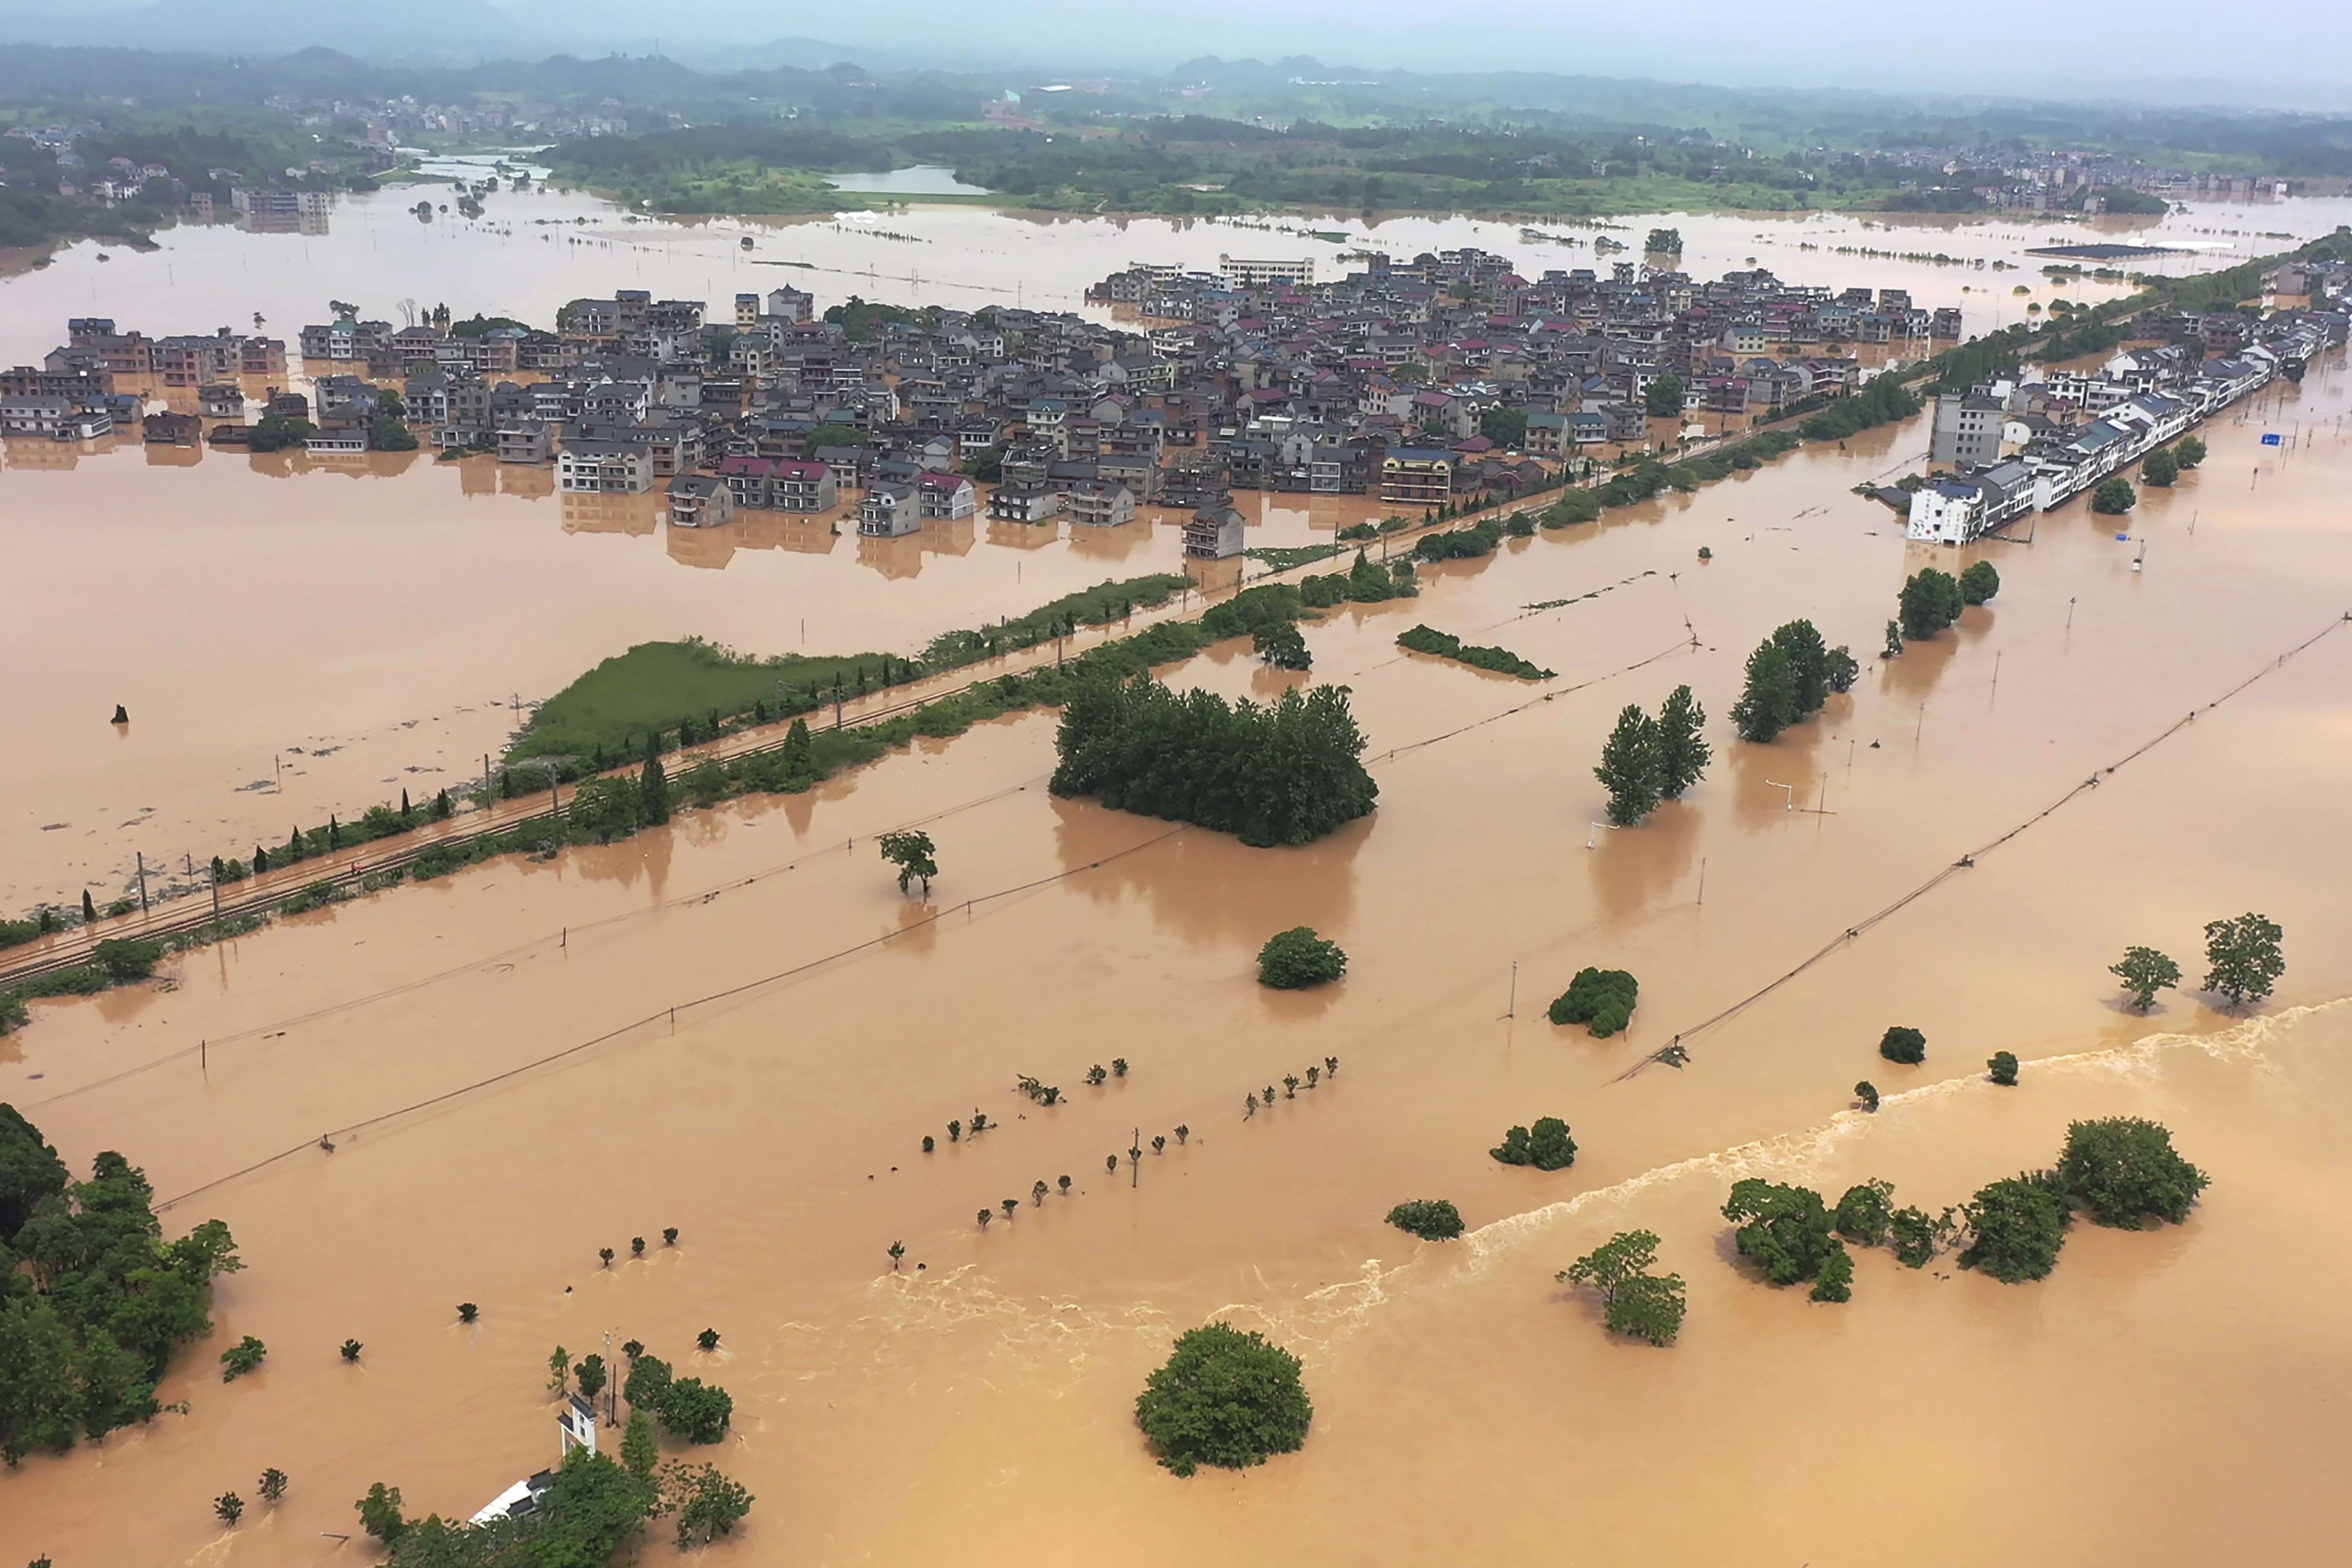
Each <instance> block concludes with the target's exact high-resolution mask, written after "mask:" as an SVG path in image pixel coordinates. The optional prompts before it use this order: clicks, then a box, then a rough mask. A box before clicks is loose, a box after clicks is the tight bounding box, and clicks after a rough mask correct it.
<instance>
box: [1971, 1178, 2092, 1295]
mask: <svg viewBox="0 0 2352 1568" xmlns="http://www.w3.org/2000/svg"><path fill="white" fill-rule="evenodd" d="M1961 1215H1962V1218H1963V1221H1964V1223H1965V1225H1966V1226H1967V1228H1968V1232H1969V1245H1968V1247H1966V1248H1965V1249H1964V1250H1962V1252H1961V1253H1960V1267H1961V1268H1981V1269H1983V1270H1984V1271H1985V1272H1986V1273H1987V1274H1990V1275H1991V1276H1992V1277H1993V1278H1994V1279H1998V1280H2000V1281H2001V1282H2002V1283H2003V1284H2006V1285H2021V1284H2023V1283H2024V1282H2025V1281H2027V1280H2029V1279H2046V1278H2047V1277H2048V1276H2049V1273H2050V1270H2051V1269H2053V1268H2056V1267H2057V1265H2058V1251H2059V1249H2060V1248H2061V1247H2064V1246H2065V1245H2066V1203H2065V1200H2064V1199H2063V1198H2062V1197H2061V1196H2060V1195H2059V1194H2058V1193H2057V1192H2056V1191H2055V1189H2054V1187H2053V1184H2052V1182H2051V1179H2050V1178H2049V1176H2048V1175H2047V1174H2029V1175H2022V1176H2010V1177H2006V1178H2004V1179H2003V1180H2000V1181H1998V1182H1995V1183H1993V1184H1991V1185H1990V1186H1988V1187H1985V1188H1984V1189H1983V1190H1981V1191H1979V1193H1978V1194H1977V1195H1976V1196H1975V1197H1973V1198H1971V1199H1969V1203H1968V1205H1967V1206H1966V1207H1965V1208H1964V1209H1962V1211H1961Z"/></svg>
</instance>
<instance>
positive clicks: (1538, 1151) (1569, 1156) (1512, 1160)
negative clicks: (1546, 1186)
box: [1487, 1116, 1576, 1171]
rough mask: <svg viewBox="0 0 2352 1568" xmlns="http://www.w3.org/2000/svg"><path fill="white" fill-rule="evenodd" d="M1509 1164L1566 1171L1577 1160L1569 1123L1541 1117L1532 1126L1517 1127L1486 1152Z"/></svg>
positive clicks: (1557, 1118) (1556, 1118)
mask: <svg viewBox="0 0 2352 1568" xmlns="http://www.w3.org/2000/svg"><path fill="white" fill-rule="evenodd" d="M1487 1152H1488V1153H1490V1154H1492V1155H1493V1156H1494V1157H1495V1158H1496V1160H1499V1161H1501V1162H1502V1163H1504V1164H1506V1165H1533V1166H1534V1167H1535V1168H1536V1169H1537V1170H1538V1171H1564V1170H1566V1169H1568V1167H1569V1166H1570V1165H1573V1164H1575V1163H1576V1140H1575V1139H1574V1138H1571V1137H1570V1136H1569V1130H1568V1123H1567V1122H1565V1121H1561V1120H1560V1119H1559V1117H1557V1116H1538V1117H1537V1118H1536V1124H1535V1126H1534V1127H1533V1128H1532V1129H1529V1128H1526V1127H1514V1128H1512V1129H1510V1130H1509V1131H1507V1132H1505V1133H1504V1134H1503V1141H1502V1142H1501V1143H1499V1144H1497V1145H1496V1147H1494V1148H1492V1149H1490V1150H1488V1151H1487Z"/></svg>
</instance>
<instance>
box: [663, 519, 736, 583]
mask: <svg viewBox="0 0 2352 1568" xmlns="http://www.w3.org/2000/svg"><path fill="white" fill-rule="evenodd" d="M662 532H663V535H664V540H663V548H664V549H665V550H667V551H668V552H669V558H670V559H671V560H672V561H675V562H677V563H678V564H679V565H681V566H699V567H701V568H703V569H704V570H705V571H710V572H720V571H724V570H726V567H727V563H729V562H730V561H731V560H733V559H734V558H735V531H734V530H733V529H731V528H667V529H664V530H663V531H662Z"/></svg>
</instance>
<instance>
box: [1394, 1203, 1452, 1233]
mask: <svg viewBox="0 0 2352 1568" xmlns="http://www.w3.org/2000/svg"><path fill="white" fill-rule="evenodd" d="M1389 1223H1390V1224H1391V1225H1392V1226H1396V1227H1397V1228H1398V1229H1399V1230H1402V1231H1404V1232H1405V1233H1407V1234H1408V1235H1412V1236H1417V1237H1421V1239H1422V1240H1423V1241H1452V1240H1453V1239H1454V1237H1457V1236H1460V1235H1461V1234H1462V1211H1461V1210H1459V1209H1457V1208H1455V1207H1454V1205H1453V1204H1452V1203H1451V1202H1449V1201H1448V1200H1446V1199H1444V1198H1414V1199H1412V1200H1411V1201H1409V1202H1406V1203H1401V1204H1399V1205H1397V1206H1396V1207H1394V1208H1392V1209H1391V1210H1389Z"/></svg>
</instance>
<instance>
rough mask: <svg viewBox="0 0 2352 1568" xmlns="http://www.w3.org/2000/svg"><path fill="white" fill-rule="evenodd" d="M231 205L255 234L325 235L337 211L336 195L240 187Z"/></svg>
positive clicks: (261, 187) (264, 187) (320, 192)
mask: <svg viewBox="0 0 2352 1568" xmlns="http://www.w3.org/2000/svg"><path fill="white" fill-rule="evenodd" d="M229 201H230V203H231V205H234V206H235V207H236V210H237V212H238V213H239V214H240V215H242V216H243V217H244V219H245V226H246V229H247V232H248V233H251V234H324V233H326V232H327V215H328V214H329V213H331V212H332V211H333V210H334V205H335V195H334V193H333V192H332V191H296V190H289V189H287V188H285V187H283V186H275V185H265V186H260V187H251V186H246V185H239V186H237V187H236V189H235V190H234V191H232V192H230V193H229Z"/></svg>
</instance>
